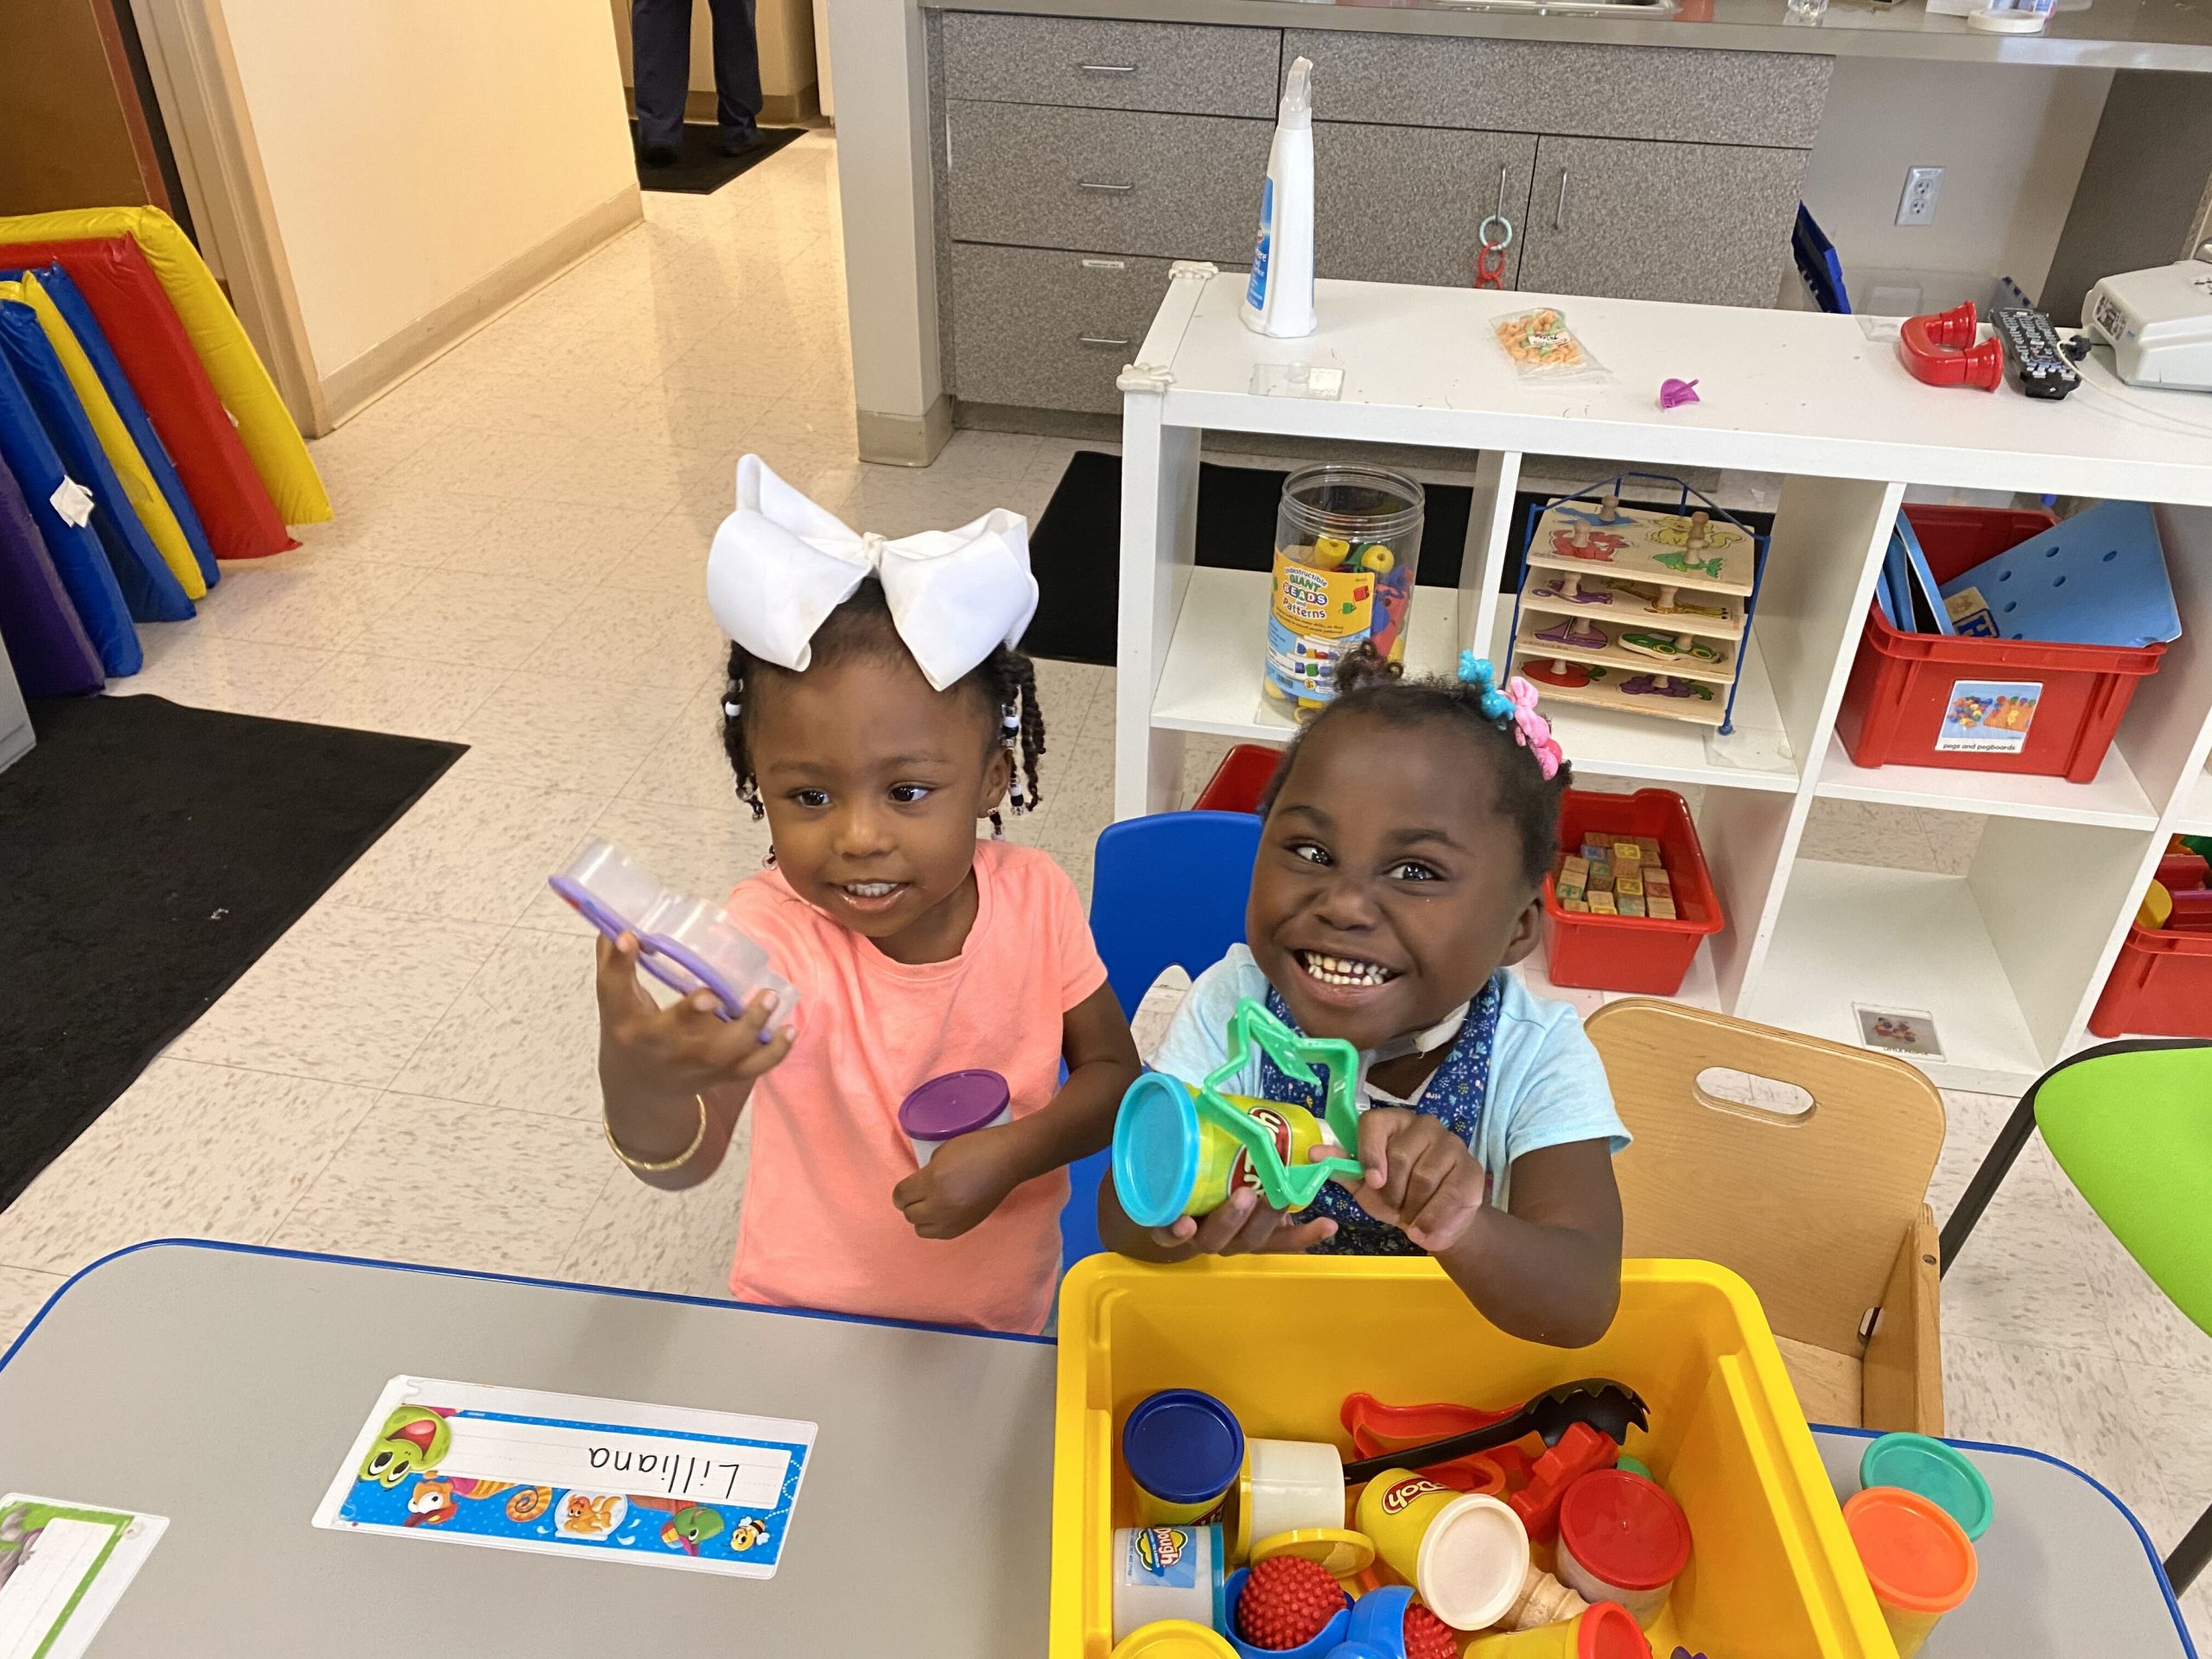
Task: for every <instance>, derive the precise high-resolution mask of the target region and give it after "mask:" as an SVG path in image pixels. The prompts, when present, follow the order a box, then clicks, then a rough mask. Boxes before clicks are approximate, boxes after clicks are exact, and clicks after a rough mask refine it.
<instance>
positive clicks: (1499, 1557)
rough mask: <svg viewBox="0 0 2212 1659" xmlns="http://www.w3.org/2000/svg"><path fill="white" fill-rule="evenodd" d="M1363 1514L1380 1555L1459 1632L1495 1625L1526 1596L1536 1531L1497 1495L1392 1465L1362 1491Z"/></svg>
mask: <svg viewBox="0 0 2212 1659" xmlns="http://www.w3.org/2000/svg"><path fill="white" fill-rule="evenodd" d="M1358 1515H1359V1529H1360V1530H1361V1531H1362V1532H1363V1533H1365V1534H1366V1535H1368V1536H1369V1537H1370V1538H1372V1539H1373V1540H1374V1541H1375V1552H1376V1554H1378V1555H1380V1556H1382V1558H1383V1560H1385V1561H1387V1562H1389V1565H1390V1567H1391V1570H1392V1571H1394V1572H1395V1573H1397V1575H1398V1576H1399V1577H1400V1578H1402V1579H1403V1580H1406V1582H1407V1583H1408V1584H1410V1585H1412V1586H1414V1589H1415V1590H1417V1591H1419V1592H1421V1599H1422V1600H1423V1601H1425V1602H1427V1604H1428V1607H1429V1611H1432V1612H1433V1613H1434V1614H1435V1615H1436V1616H1437V1617H1438V1618H1440V1619H1442V1620H1443V1621H1444V1622H1445V1623H1446V1624H1449V1625H1450V1626H1451V1627H1452V1629H1453V1630H1482V1629H1483V1628H1484V1627H1485V1626H1487V1625H1491V1624H1497V1621H1498V1620H1499V1619H1501V1618H1504V1617H1505V1614H1506V1611H1507V1610H1508V1609H1509V1608H1510V1607H1511V1606H1512V1605H1513V1604H1514V1602H1515V1601H1516V1600H1517V1599H1519V1597H1520V1594H1521V1585H1522V1580H1523V1579H1524V1578H1525V1577H1526V1576H1527V1574H1528V1571H1529V1534H1528V1531H1527V1529H1525V1528H1523V1527H1522V1524H1521V1517H1520V1516H1517V1515H1516V1514H1514V1512H1513V1511H1512V1510H1511V1509H1510V1508H1508V1507H1507V1506H1506V1505H1505V1504H1503V1503H1500V1502H1499V1501H1498V1500H1497V1498H1494V1497H1486V1496H1484V1495H1483V1494H1481V1493H1478V1492H1455V1491H1452V1489H1451V1488H1450V1487H1448V1486H1440V1485H1438V1484H1436V1483H1435V1482H1434V1481H1433V1480H1429V1479H1427V1478H1423V1477H1422V1476H1420V1475H1417V1474H1415V1473H1414V1472H1413V1471H1411V1470H1410V1469H1386V1470H1384V1471H1383V1472H1382V1473H1381V1474H1379V1475H1377V1476H1376V1477H1375V1478H1374V1479H1372V1480H1370V1481H1369V1482H1368V1483H1367V1490H1366V1491H1363V1492H1362V1493H1361V1494H1360V1495H1359V1510H1358Z"/></svg>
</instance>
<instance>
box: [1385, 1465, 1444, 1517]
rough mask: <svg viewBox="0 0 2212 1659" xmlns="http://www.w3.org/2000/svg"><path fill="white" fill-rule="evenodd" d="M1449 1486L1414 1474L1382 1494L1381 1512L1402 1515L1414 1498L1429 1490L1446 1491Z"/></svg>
mask: <svg viewBox="0 0 2212 1659" xmlns="http://www.w3.org/2000/svg"><path fill="white" fill-rule="evenodd" d="M1451 1490H1452V1489H1451V1488H1450V1487H1449V1486H1440V1485H1438V1484H1436V1483H1435V1482H1434V1481H1433V1480H1429V1479H1427V1478H1425V1477H1423V1476H1421V1475H1415V1476H1414V1478H1412V1479H1411V1480H1402V1481H1400V1482H1398V1484H1396V1485H1395V1486H1392V1487H1391V1488H1389V1490H1388V1491H1385V1492H1384V1493H1383V1514H1385V1515H1402V1514H1404V1513H1405V1511H1406V1510H1407V1508H1408V1506H1409V1505H1410V1504H1411V1503H1413V1501H1414V1499H1415V1498H1418V1497H1427V1495H1428V1494H1429V1493H1431V1492H1448V1491H1451Z"/></svg>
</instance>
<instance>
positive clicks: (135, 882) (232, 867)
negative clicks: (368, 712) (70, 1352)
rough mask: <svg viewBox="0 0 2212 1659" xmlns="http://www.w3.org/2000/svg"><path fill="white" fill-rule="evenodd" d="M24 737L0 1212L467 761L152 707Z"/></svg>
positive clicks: (11, 841)
mask: <svg viewBox="0 0 2212 1659" xmlns="http://www.w3.org/2000/svg"><path fill="white" fill-rule="evenodd" d="M31 724H32V727H33V728H34V729H35V731H36V732H37V734H38V746H37V747H35V748H34V749H33V750H32V751H31V752H30V753H29V754H27V755H25V756H24V757H23V759H22V760H19V761H18V762H16V765H15V766H12V767H10V769H9V770H8V771H6V772H0V870H4V871H6V872H7V882H6V889H7V890H6V893H5V895H4V898H0V963H5V964H6V968H5V973H4V979H5V982H6V986H7V990H6V993H5V995H0V1080H4V1081H0V1205H3V1204H8V1203H12V1202H13V1201H14V1200H15V1198H16V1195H17V1194H18V1193H20V1192H22V1190H23V1188H24V1187H25V1186H27V1185H29V1184H30V1181H31V1178H32V1177H33V1176H35V1175H36V1174H37V1173H39V1171H40V1170H41V1169H43V1168H45V1167H46V1166H47V1165H48V1164H49V1163H51V1162H52V1161H53V1160H54V1158H55V1157H56V1156H57V1155H59V1154H60V1152H61V1151H62V1150H63V1148H65V1147H67V1146H68V1144H69V1143H70V1142H71V1141H74V1140H75V1139H76V1138H77V1137H78V1136H79V1135H81V1134H83V1133H84V1131H85V1129H86V1128H87V1127H88V1126H89V1125H90V1124H91V1123H92V1122H93V1120H94V1119H96V1118H98V1117H99V1115H100V1114H101V1113H102V1112H103V1111H105V1110H106V1109H107V1108H108V1106H109V1104H110V1103H111V1102H113V1100H114V1099H115V1097H116V1096H118V1095H119V1094H121V1093H122V1092H123V1091H124V1090H125V1089H127V1088H129V1087H130V1084H131V1081H132V1079H134V1078H135V1077H137V1075H138V1074H139V1072H140V1071H143V1070H144V1069H145V1066H146V1064H147V1062H148V1061H149V1060H151V1059H152V1058H154V1057H155V1056H156V1054H158V1053H160V1052H161V1051H162V1049H163V1048H164V1047H166V1046H168V1043H169V1041H170V1040H171V1039H174V1038H175V1036H176V1035H177V1033H179V1032H181V1031H182V1030H183V1029H184V1028H185V1027H187V1026H188V1025H189V1024H191V1023H192V1021H193V1020H195V1019H197V1018H198V1017H199V1016H200V1014H202V1013H203V1012H205V1011H206V1010H207V1007H208V1006H209V1005H210V1004H212V1003H213V1001H215V999H216V998H217V997H219V996H220V995H222V994H223V992H224V991H225V990H226V988H228V987H229V986H230V984H231V982H232V981H233V980H235V979H237V978H238V976H239V975H240V974H243V973H244V972H245V970H246V969H248V968H250V967H251V966H252V965H253V963H254V962H255V961H256V960H257V958H258V957H260V956H261V954H262V952H264V950H268V949H269V947H270V945H271V944H275V943H276V942H277V938H278V937H279V936H280V935H281V934H283V931H284V930H285V929H287V928H289V926H291V925H292V924H293V923H294V922H295V921H296V920H297V919H298V918H299V917H300V916H301V914H302V912H305V911H306V910H307V908H308V906H310V905H312V904H313V903H314V902H315V899H317V898H319V897H320V896H321V894H322V893H323V892H324V891H325V890H326V889H327V888H328V887H329V886H330V884H331V883H332V882H334V881H335V880H337V879H338V878H339V877H340V875H342V874H344V873H345V872H346V868H347V867H348V866H349V865H351V864H352V863H353V861H354V860H356V859H358V858H359V857H360V855H362V854H363V853H365V852H366V851H367V850H368V849H369V848H370V847H371V846H372V845H373V844H374V842H376V840H377V837H378V836H381V835H383V834H384V832H385V830H386V829H389V828H391V824H392V823H393V822H394V821H395V820H397V818H398V817H399V816H400V815H401V814H402V813H404V811H406V810H407V809H408V808H409V807H410V805H412V804H414V802H415V800H416V798H417V797H419V796H420V795H421V794H422V793H423V791H424V790H426V789H428V788H429V786H430V785H432V784H433V783H435V781H436V780H437V778H438V776H439V774H440V773H442V772H444V771H445V769H446V768H447V767H448V766H451V765H452V764H453V763H454V760H455V758H456V757H458V756H459V755H460V754H461V753H463V746H462V745H461V744H457V743H433V742H426V741H423V740H422V739H419V738H412V737H393V736H391V735H388V734H384V733H378V732H356V731H349V730H346V729H345V728H341V727H335V726H308V725H302V724H298V723H296V722H294V721H282V720H260V719H257V718H254V717H252V716H251V715H229V714H221V713H218V712H216V711H214V710H212V709H188V708H183V707H181V706H179V705H178V704H175V703H173V702H167V701H165V700H164V699H162V698H160V697H152V696H130V697H86V698H82V699H79V700H75V701H69V702H34V703H32V705H31Z"/></svg>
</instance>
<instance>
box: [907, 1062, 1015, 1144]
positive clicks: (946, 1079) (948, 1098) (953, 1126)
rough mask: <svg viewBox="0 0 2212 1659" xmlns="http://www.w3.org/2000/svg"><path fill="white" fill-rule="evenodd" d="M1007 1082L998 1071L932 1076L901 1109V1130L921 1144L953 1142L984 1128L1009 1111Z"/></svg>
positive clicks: (963, 1072)
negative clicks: (974, 1130) (956, 1138)
mask: <svg viewBox="0 0 2212 1659" xmlns="http://www.w3.org/2000/svg"><path fill="white" fill-rule="evenodd" d="M1006 1108H1007V1086H1006V1079H1005V1078H1004V1077H1001V1076H1000V1075H999V1074H998V1073H997V1072H995V1071H948V1072H946V1073H945V1074H944V1076H943V1077H931V1079H930V1080H929V1081H928V1082H927V1083H925V1084H923V1085H922V1086H921V1087H920V1088H918V1089H917V1090H914V1092H913V1093H912V1094H911V1095H909V1096H906V1101H905V1102H904V1103H902V1104H901V1105H900V1106H899V1128H901V1129H904V1130H905V1131H906V1133H907V1134H908V1135H912V1137H913V1138H914V1139H915V1140H917V1141H950V1140H951V1139H952V1138H953V1136H955V1135H965V1134H967V1133H968V1132H969V1130H970V1129H980V1128H982V1127H983V1126H984V1125H985V1124H987V1123H988V1122H990V1121H991V1120H992V1119H993V1118H995V1117H996V1116H998V1115H999V1114H1000V1113H1001V1112H1003V1111H1004V1110H1006Z"/></svg>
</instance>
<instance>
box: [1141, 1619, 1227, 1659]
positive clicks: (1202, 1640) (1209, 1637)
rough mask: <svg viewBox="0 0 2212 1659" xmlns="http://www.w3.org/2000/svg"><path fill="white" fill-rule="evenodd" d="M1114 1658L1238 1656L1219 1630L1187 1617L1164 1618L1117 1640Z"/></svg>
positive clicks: (1209, 1658)
mask: <svg viewBox="0 0 2212 1659" xmlns="http://www.w3.org/2000/svg"><path fill="white" fill-rule="evenodd" d="M1113 1659H1237V1653H1236V1649H1234V1648H1232V1647H1230V1645H1229V1638H1228V1637H1225V1636H1224V1635H1222V1634H1221V1633H1220V1632H1219V1631H1218V1630H1208V1629H1207V1628H1206V1627H1205V1625H1203V1624H1195V1623H1193V1622H1192V1621H1191V1620H1189V1619H1186V1618H1163V1619H1161V1620H1160V1622H1159V1623H1158V1624H1146V1625H1143V1626H1141V1627H1140V1628H1139V1629H1137V1630H1132V1631H1130V1632H1129V1634H1128V1637H1127V1638H1126V1639H1124V1640H1122V1641H1121V1642H1117V1643H1115V1644H1114V1655H1113Z"/></svg>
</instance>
